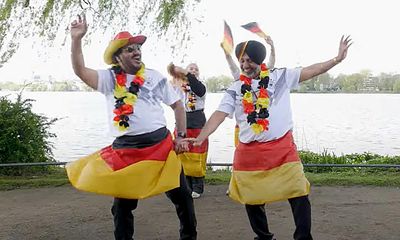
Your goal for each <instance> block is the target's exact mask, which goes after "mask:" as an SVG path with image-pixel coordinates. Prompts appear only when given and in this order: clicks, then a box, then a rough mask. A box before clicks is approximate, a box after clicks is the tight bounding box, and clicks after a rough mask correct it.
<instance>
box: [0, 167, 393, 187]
mask: <svg viewBox="0 0 400 240" xmlns="http://www.w3.org/2000/svg"><path fill="white" fill-rule="evenodd" d="M306 176H307V178H308V180H309V181H310V182H311V184H312V185H313V186H355V185H360V186H361V185H362V186H384V187H400V173H399V172H398V171H394V172H390V171H382V172H352V171H348V172H328V173H326V172H325V173H311V172H306ZM230 177H231V172H230V171H229V170H217V171H211V170H208V171H207V175H206V183H207V184H211V185H218V184H228V183H229V179H230ZM62 185H69V181H68V178H67V175H66V173H65V170H64V169H62V168H60V169H58V170H56V171H54V172H53V173H51V174H48V175H40V176H29V177H28V176H24V177H12V176H0V191H4V190H13V189H21V188H38V187H57V186H62Z"/></svg>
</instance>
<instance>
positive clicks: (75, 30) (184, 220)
mask: <svg viewBox="0 0 400 240" xmlns="http://www.w3.org/2000/svg"><path fill="white" fill-rule="evenodd" d="M86 32H87V23H86V20H85V18H84V17H83V18H81V17H80V16H79V17H78V20H75V21H73V22H72V24H71V40H72V44H71V59H72V66H73V69H74V72H75V74H76V75H77V76H78V77H79V78H80V79H81V80H82V81H83V82H85V83H86V84H87V85H88V86H90V87H91V88H93V89H95V90H97V91H99V92H101V93H102V94H104V96H105V98H106V104H107V108H108V119H109V122H110V124H109V125H110V132H111V134H112V135H113V136H115V140H114V142H113V143H112V145H111V146H108V147H105V148H103V149H101V150H100V151H97V152H95V153H94V154H91V155H90V156H88V157H84V158H82V159H79V160H77V161H74V162H72V163H70V164H68V165H67V167H66V169H67V173H68V177H69V180H70V181H71V183H72V185H73V186H74V187H76V188H77V189H80V190H84V191H90V192H95V193H100V194H106V195H111V196H114V203H113V206H112V209H111V212H112V215H113V217H114V227H115V228H114V237H115V239H117V240H132V239H133V235H134V216H133V214H132V211H133V210H135V209H136V208H137V205H138V199H144V198H148V197H151V196H154V195H157V194H160V193H163V192H165V193H166V195H167V197H168V198H169V199H170V200H171V201H172V203H173V204H174V205H175V208H176V213H177V215H178V218H179V221H180V230H179V232H180V237H179V239H181V240H184V239H187V240H189V239H190V240H195V239H196V238H197V231H196V217H195V211H194V205H193V199H192V197H191V195H190V191H189V189H188V187H187V183H186V179H185V177H184V174H183V172H182V166H181V163H180V161H179V159H178V158H177V156H176V153H175V151H176V152H177V153H180V152H182V151H185V150H188V145H187V143H185V142H184V141H182V139H183V137H185V136H186V119H185V110H184V107H183V104H182V102H181V101H180V99H179V96H178V95H177V94H176V92H175V91H174V89H173V88H172V86H171V84H170V83H169V82H168V81H167V79H166V78H165V77H164V76H162V75H161V74H160V73H159V72H157V71H156V70H153V69H149V68H146V67H145V65H144V63H143V62H142V54H141V53H142V52H141V48H142V45H143V44H144V43H145V41H146V37H145V36H143V35H135V36H133V35H131V34H130V33H129V32H125V31H124V32H120V33H118V34H117V35H116V36H115V38H114V39H113V40H112V41H110V43H109V45H108V47H107V48H106V50H105V53H104V61H105V63H106V64H108V65H111V68H109V69H105V70H93V69H91V68H88V67H86V65H85V62H84V58H83V53H82V46H81V42H82V38H83V37H84V35H85V34H86ZM161 103H163V104H166V105H168V106H170V107H171V108H172V109H173V111H174V113H175V120H176V129H177V135H176V137H175V140H172V134H171V133H170V132H169V131H168V129H167V128H166V119H165V117H164V111H163V108H162V105H161ZM174 146H175V151H174ZM154 224H157V223H154ZM156 235H157V234H156V233H155V234H154V236H153V237H151V236H149V237H150V238H152V239H154V238H158V237H159V236H156ZM161 238H163V237H161Z"/></svg>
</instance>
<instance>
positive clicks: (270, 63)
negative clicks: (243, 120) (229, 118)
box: [221, 35, 275, 146]
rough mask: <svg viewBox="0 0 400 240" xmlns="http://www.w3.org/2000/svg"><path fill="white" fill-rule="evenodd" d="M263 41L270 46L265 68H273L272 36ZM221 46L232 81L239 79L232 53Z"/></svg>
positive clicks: (236, 136) (273, 48) (237, 130)
mask: <svg viewBox="0 0 400 240" xmlns="http://www.w3.org/2000/svg"><path fill="white" fill-rule="evenodd" d="M264 40H265V42H266V43H267V44H268V45H269V46H270V49H271V52H270V55H269V60H268V63H267V68H268V69H273V68H274V67H275V46H274V42H273V41H272V38H271V37H270V36H269V35H267V37H266V38H264ZM221 48H222V50H224V53H225V58H226V61H227V63H228V65H229V69H230V70H231V74H232V77H233V80H234V81H237V80H239V76H240V69H239V67H238V66H237V65H236V63H235V61H234V60H233V58H232V55H231V54H230V53H229V52H227V51H226V50H225V48H224V47H223V45H222V43H221ZM234 144H235V146H237V145H238V144H239V126H238V125H235V131H234Z"/></svg>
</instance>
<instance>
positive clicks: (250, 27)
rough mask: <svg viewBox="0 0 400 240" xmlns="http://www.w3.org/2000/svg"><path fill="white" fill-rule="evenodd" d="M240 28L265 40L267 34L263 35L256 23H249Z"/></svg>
mask: <svg viewBox="0 0 400 240" xmlns="http://www.w3.org/2000/svg"><path fill="white" fill-rule="evenodd" d="M242 28H244V29H246V30H249V31H250V32H252V33H255V34H257V35H258V36H260V37H261V38H266V37H267V34H265V33H264V32H263V31H262V30H261V28H260V27H259V26H258V23H256V22H251V23H248V24H245V25H242Z"/></svg>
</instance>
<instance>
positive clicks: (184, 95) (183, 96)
mask: <svg viewBox="0 0 400 240" xmlns="http://www.w3.org/2000/svg"><path fill="white" fill-rule="evenodd" d="M174 89H175V91H176V93H177V94H178V95H179V98H180V100H181V101H182V102H183V105H184V107H185V111H186V112H193V111H196V110H201V109H204V105H205V101H206V94H204V95H203V96H202V97H199V96H197V95H196V94H195V95H196V103H195V105H194V107H195V109H194V110H192V109H191V108H189V107H188V102H189V93H190V92H184V91H182V89H181V88H180V87H178V86H174Z"/></svg>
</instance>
